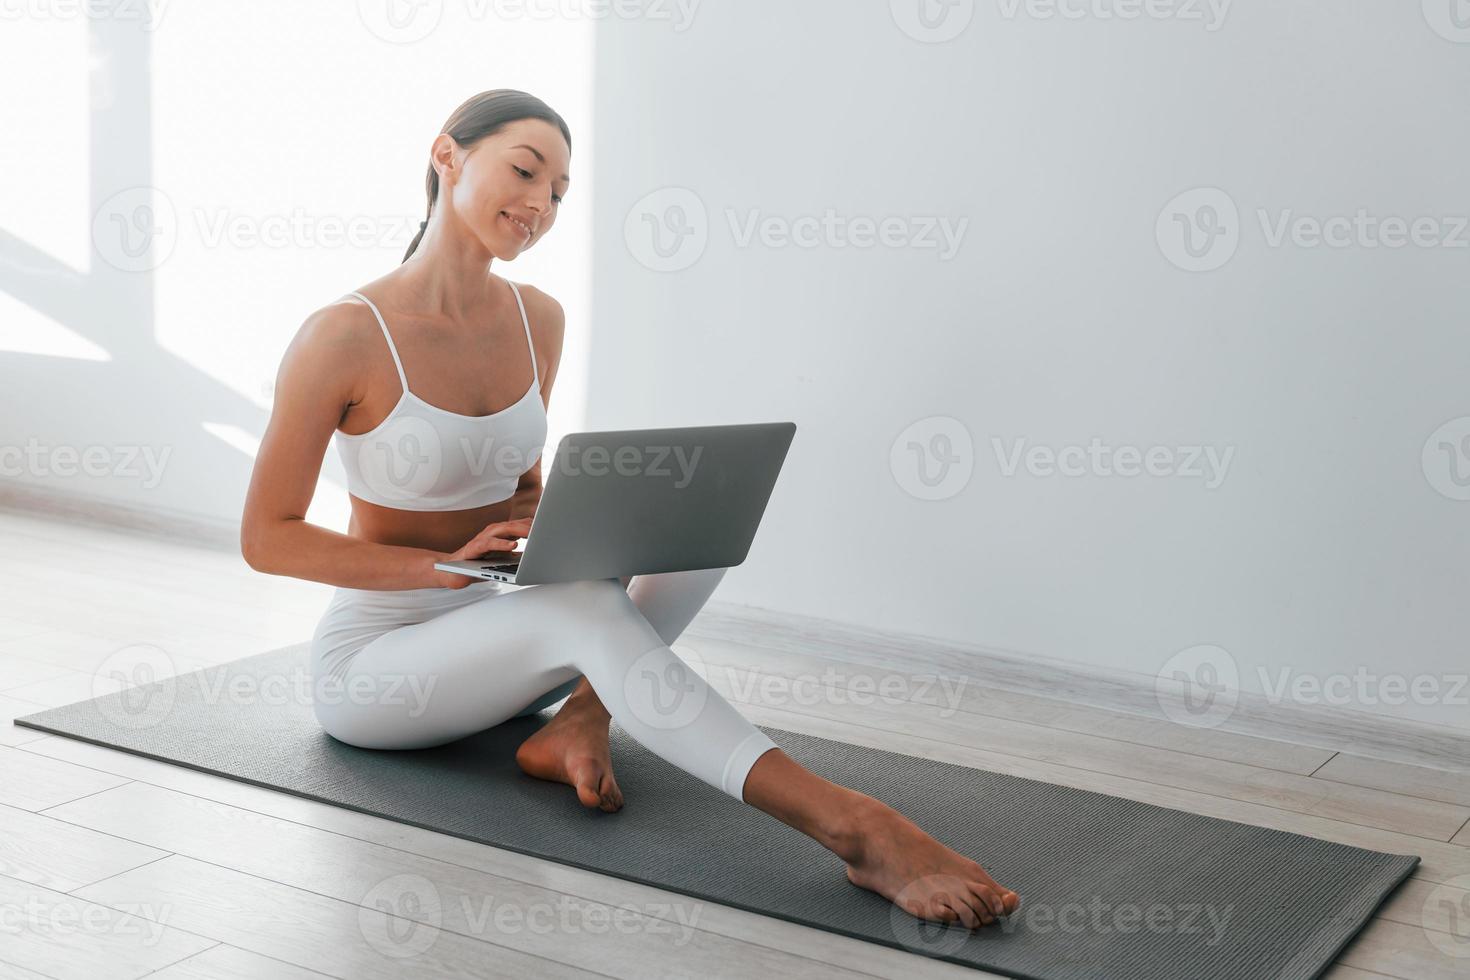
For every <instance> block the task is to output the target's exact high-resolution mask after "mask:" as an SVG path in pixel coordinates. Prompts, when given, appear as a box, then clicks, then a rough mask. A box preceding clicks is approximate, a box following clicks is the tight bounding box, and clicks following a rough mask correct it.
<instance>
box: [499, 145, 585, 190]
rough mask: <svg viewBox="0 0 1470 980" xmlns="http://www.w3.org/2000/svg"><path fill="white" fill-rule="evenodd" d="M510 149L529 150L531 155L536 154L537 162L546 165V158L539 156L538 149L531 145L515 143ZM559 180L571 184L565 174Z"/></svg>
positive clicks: (570, 179)
mask: <svg viewBox="0 0 1470 980" xmlns="http://www.w3.org/2000/svg"><path fill="white" fill-rule="evenodd" d="M511 149H512V150H530V151H531V152H532V153H534V154H536V159H537V160H540V161H541V162H542V164H545V163H546V158H545V157H544V156H542V155H541V151H540V150H538V149H536V148H535V147H534V146H531V145H529V144H526V143H517V144H516V145H515V146H512V147H511ZM561 179H562V180H564V181H566V182H567V183H568V184H570V183H571V182H572V178H570V177H568V176H567V175H566V174H562V175H561Z"/></svg>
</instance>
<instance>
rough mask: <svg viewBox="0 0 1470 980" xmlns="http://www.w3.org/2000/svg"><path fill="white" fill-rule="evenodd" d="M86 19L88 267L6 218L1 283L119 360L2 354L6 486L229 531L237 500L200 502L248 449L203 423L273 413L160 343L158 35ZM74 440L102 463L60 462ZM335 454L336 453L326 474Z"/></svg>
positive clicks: (236, 473) (247, 421) (249, 463)
mask: <svg viewBox="0 0 1470 980" xmlns="http://www.w3.org/2000/svg"><path fill="white" fill-rule="evenodd" d="M86 24H87V26H86V30H87V41H88V49H89V53H90V55H91V57H90V59H89V60H90V61H91V77H90V85H89V94H88V112H87V136H88V154H89V161H88V162H89V168H88V181H87V183H88V188H87V192H88V208H87V213H88V214H89V215H91V216H94V220H93V224H92V228H91V238H90V249H89V251H90V259H91V261H90V269H89V270H88V271H86V272H82V271H79V270H78V269H75V268H72V267H71V266H69V265H67V264H65V263H64V262H61V261H59V260H57V259H56V258H54V257H52V256H50V255H48V254H46V253H45V252H43V251H41V250H39V249H37V248H36V247H34V246H33V245H31V244H30V243H28V242H26V241H24V240H23V239H21V238H19V237H17V236H16V235H14V234H12V233H11V232H10V231H8V230H5V229H4V228H3V227H0V291H3V292H4V293H7V294H9V295H10V296H12V297H14V298H15V299H17V300H19V301H21V302H22V303H24V304H26V305H27V306H29V307H32V308H33V309H35V310H37V311H39V312H40V313H41V314H43V315H44V316H45V317H47V318H49V319H50V320H53V321H55V322H56V323H58V324H60V325H61V326H63V327H65V328H66V329H68V330H70V331H72V332H74V333H75V334H76V335H78V336H79V337H82V338H84V339H85V340H86V341H88V342H90V343H91V344H93V345H95V346H96V347H98V348H101V349H102V350H105V351H106V352H107V354H108V355H110V358H111V360H110V361H94V360H85V359H80V358H71V357H58V356H48V355H45V354H34V353H18V352H14V351H0V358H3V360H0V371H3V377H4V378H5V385H4V386H3V396H0V397H3V404H4V409H5V412H4V416H3V419H4V422H0V425H4V426H5V428H4V430H3V431H0V441H3V443H4V444H5V445H6V446H9V447H20V451H21V455H20V456H19V457H18V458H17V457H16V455H15V453H14V451H13V450H12V452H11V456H10V458H9V459H8V460H6V461H5V462H6V464H7V465H5V467H4V476H5V478H6V479H5V482H6V483H7V484H10V485H11V486H12V487H15V486H16V484H20V485H21V486H22V487H24V488H27V489H30V490H39V491H40V492H41V493H46V492H47V491H49V490H58V491H62V492H63V493H64V494H66V495H73V494H75V495H78V496H80V497H82V498H105V499H107V500H108V501H109V502H114V503H118V504H122V505H124V506H128V505H131V506H140V507H147V508H149V509H158V510H160V511H163V512H165V513H177V514H180V515H188V516H190V517H195V518H197V519H198V520H200V521H202V522H204V523H206V524H210V525H215V526H217V527H219V528H220V529H221V531H222V532H223V531H224V530H225V529H226V528H228V527H231V526H233V525H234V524H235V523H237V519H236V521H228V520H225V519H222V518H221V517H220V513H221V511H226V512H228V511H230V510H232V509H235V513H236V514H237V515H238V510H237V509H236V508H237V506H238V505H237V504H236V503H233V502H225V501H214V502H213V503H212V504H211V502H210V501H208V500H206V499H201V498H202V497H203V496H204V495H207V494H210V493H216V494H217V493H218V488H220V487H231V488H238V491H237V492H238V494H239V497H240V500H241V501H243V497H244V493H245V488H246V487H247V486H248V485H249V480H250V473H251V470H252V467H253V464H254V456H253V448H254V447H253V445H243V444H242V445H231V444H230V443H229V442H227V441H226V439H225V438H224V437H222V436H217V435H215V434H213V433H211V432H210V431H209V430H207V429H206V428H204V425H214V426H223V427H228V428H230V429H238V430H241V435H242V436H243V437H244V441H245V442H253V436H250V435H249V434H250V433H256V432H260V431H263V429H264V426H265V422H266V420H267V418H268V416H269V412H268V411H267V410H265V409H262V408H261V407H260V406H259V405H257V404H254V403H252V402H251V401H250V400H249V399H247V398H245V397H242V396H241V395H240V394H239V393H237V392H235V391H233V390H232V389H230V388H229V387H228V386H226V385H225V384H222V383H221V382H220V381H218V380H216V379H215V378H212V377H210V376H209V375H208V374H206V373H204V372H203V371H201V370H199V369H198V368H197V367H194V366H192V365H190V364H188V363H186V362H185V361H183V360H182V359H180V358H179V357H178V356H176V355H174V354H172V353H170V352H169V351H167V350H165V349H164V348H163V347H162V346H161V345H160V344H159V343H158V341H157V339H156V331H155V327H154V312H155V293H156V284H155V276H154V272H153V266H154V265H156V264H157V263H156V262H153V261H150V255H151V254H152V252H153V251H154V249H155V248H157V247H158V244H159V240H160V238H161V236H162V234H163V232H164V230H165V229H164V228H163V227H162V225H161V224H160V219H159V217H158V216H156V215H155V214H154V211H153V208H152V206H151V203H150V194H149V192H148V190H147V188H149V187H150V186H152V185H153V184H154V177H153V159H152V154H151V149H150V147H151V144H152V142H153V140H152V108H151V106H152V80H151V72H150V59H151V37H152V35H151V33H150V32H149V31H146V30H138V29H137V26H136V24H132V23H129V22H127V21H123V20H119V19H117V18H106V17H92V18H86ZM226 298H227V297H222V299H226ZM282 312H283V314H285V313H287V312H288V311H284V310H283V311H282ZM208 327H209V325H208V324H200V328H201V329H208ZM48 420H55V424H56V425H57V428H58V429H60V430H62V431H67V432H77V431H84V432H87V433H89V437H88V438H87V439H86V440H84V441H80V440H73V439H70V438H57V437H56V436H55V435H54V434H51V433H48V432H47V431H46V426H47V424H48ZM236 441H237V442H239V441H241V440H238V439H237V440H236ZM28 444H33V445H39V446H40V447H42V448H41V449H40V450H38V451H37V453H38V454H39V455H38V458H39V459H40V460H41V461H40V462H39V463H37V462H35V461H33V460H30V459H28V457H27V455H26V454H27V449H26V446H27V445H28ZM93 447H100V448H93ZM68 448H69V449H74V450H75V452H76V454H79V455H81V456H82V457H83V458H84V459H85V458H87V454H89V453H90V454H91V455H90V458H91V459H92V460H94V461H95V462H94V463H92V464H90V465H86V466H82V465H79V463H78V461H77V460H76V459H72V458H71V457H72V455H73V454H71V453H67V454H66V457H65V458H63V455H62V452H64V451H65V450H66V449H68ZM68 460H70V462H68ZM335 463H336V460H335V457H333V456H331V455H330V454H328V456H327V457H326V459H325V461H324V467H323V471H324V474H329V473H330V472H331V470H330V467H331V466H332V465H333V464H335ZM17 467H19V470H20V472H19V474H17ZM68 472H69V473H71V474H73V475H71V476H67V475H66V474H67V473H68ZM191 476H192V477H194V478H199V482H197V483H193V481H191V479H190V478H191ZM203 477H207V483H206V482H204V481H203V479H202V478H203ZM334 482H341V481H340V479H335V478H334ZM191 484H192V485H191Z"/></svg>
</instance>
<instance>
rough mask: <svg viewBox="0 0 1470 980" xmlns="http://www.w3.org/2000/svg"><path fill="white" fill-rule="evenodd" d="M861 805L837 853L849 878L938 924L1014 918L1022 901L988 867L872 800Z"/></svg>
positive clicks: (863, 800) (971, 925) (864, 799)
mask: <svg viewBox="0 0 1470 980" xmlns="http://www.w3.org/2000/svg"><path fill="white" fill-rule="evenodd" d="M859 795H860V798H861V803H860V805H859V807H858V813H857V816H856V818H855V820H854V822H853V829H852V831H851V832H850V833H849V834H848V835H845V842H844V843H842V844H840V845H839V846H838V848H834V850H836V852H837V855H838V856H839V857H841V858H842V859H843V860H844V861H846V862H847V880H848V881H851V882H852V883H853V884H854V885H857V886H859V887H861V888H866V889H868V890H870V891H875V892H877V893H878V894H879V895H882V896H883V897H884V898H886V899H888V900H889V901H890V902H893V903H894V904H895V905H897V906H898V907H899V908H901V909H903V910H904V911H905V912H908V913H909V914H910V915H915V916H918V917H919V918H921V919H931V920H933V921H936V922H954V921H956V920H958V921H960V922H963V923H964V924H965V926H967V927H968V928H971V929H974V928H976V927H977V926H982V925H989V924H990V923H992V922H994V921H995V920H996V919H998V918H999V917H1001V916H1003V915H1010V914H1011V913H1012V912H1014V911H1015V910H1016V909H1017V908H1018V907H1019V906H1020V904H1021V898H1020V896H1018V895H1017V894H1016V893H1015V892H1013V891H1011V890H1010V889H1009V888H1005V887H1004V886H1002V885H999V884H997V883H996V881H995V879H994V878H992V877H990V875H988V874H986V873H985V869H984V868H982V867H980V865H978V864H976V863H975V862H974V861H971V860H970V859H969V858H967V857H965V856H964V855H962V854H960V853H958V852H956V851H953V850H951V849H950V848H948V847H945V846H944V845H943V844H941V843H939V841H937V840H935V839H934V838H933V837H930V836H929V835H928V834H926V833H924V831H922V830H920V829H919V827H918V826H916V825H915V824H914V823H913V821H911V820H909V819H908V818H907V817H905V816H904V815H903V814H901V813H899V812H898V811H897V810H894V809H893V808H892V807H890V806H888V805H887V804H885V803H883V802H882V801H880V800H876V799H873V797H871V796H866V795H863V794H859Z"/></svg>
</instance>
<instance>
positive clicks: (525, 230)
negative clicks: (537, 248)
mask: <svg viewBox="0 0 1470 980" xmlns="http://www.w3.org/2000/svg"><path fill="white" fill-rule="evenodd" d="M500 214H501V216H502V217H503V218H505V220H506V221H509V222H510V223H511V225H512V226H513V227H515V228H517V229H519V230H520V232H521V234H522V235H523V236H525V238H526V240H527V241H530V239H531V226H530V225H528V224H526V223H525V222H524V221H522V220H521V219H520V218H516V217H513V216H512V215H511V214H509V213H508V212H506V211H502V212H500Z"/></svg>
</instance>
